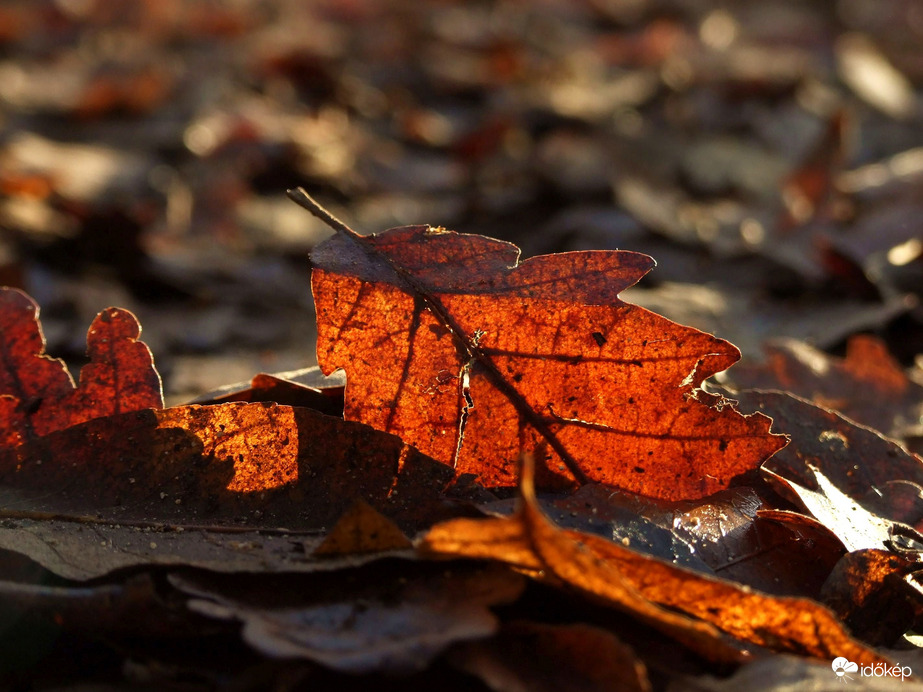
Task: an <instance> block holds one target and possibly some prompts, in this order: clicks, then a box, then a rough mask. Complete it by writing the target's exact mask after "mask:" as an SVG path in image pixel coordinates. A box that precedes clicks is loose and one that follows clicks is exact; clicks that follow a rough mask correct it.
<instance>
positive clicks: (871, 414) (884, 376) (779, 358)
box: [726, 334, 923, 440]
mask: <svg viewBox="0 0 923 692" xmlns="http://www.w3.org/2000/svg"><path fill="white" fill-rule="evenodd" d="M765 351H766V359H765V361H764V362H763V363H761V364H760V365H746V364H741V365H740V366H738V367H736V368H734V371H733V372H732V373H728V374H727V375H726V377H727V379H728V380H730V381H731V382H732V383H733V385H734V387H735V388H739V389H779V390H782V391H785V392H789V393H791V394H795V395H797V396H800V397H803V398H805V399H808V400H810V401H812V402H814V403H815V404H817V405H818V406H822V407H824V408H829V409H835V410H837V411H839V412H840V413H842V414H843V415H844V416H846V417H848V418H851V419H852V420H854V421H856V422H857V423H861V424H862V425H867V426H869V427H870V428H874V429H875V430H880V431H881V432H883V433H884V434H886V435H890V436H891V437H894V438H896V439H898V440H902V439H905V438H907V437H908V436H911V435H920V434H921V431H923V425H921V423H920V418H921V415H923V387H921V386H920V385H919V384H916V383H915V382H912V381H911V380H910V379H909V378H908V377H907V375H906V374H905V373H904V371H903V369H902V368H901V366H900V364H899V363H898V362H897V361H896V360H895V359H894V357H893V356H892V355H891V354H890V353H889V352H888V349H887V346H885V344H884V343H882V342H881V341H880V340H879V339H876V338H875V337H873V336H869V335H865V334H859V335H856V336H853V337H851V338H850V339H849V342H848V344H847V348H846V357H845V358H843V359H841V358H834V357H831V356H829V355H827V354H826V353H824V352H823V351H819V350H817V349H815V348H813V347H811V346H809V345H808V344H806V343H802V342H799V341H795V340H788V339H786V340H780V341H776V342H773V343H771V344H769V345H767V346H766V347H765Z"/></svg>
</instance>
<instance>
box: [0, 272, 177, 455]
mask: <svg viewBox="0 0 923 692" xmlns="http://www.w3.org/2000/svg"><path fill="white" fill-rule="evenodd" d="M38 314H39V309H38V306H37V305H36V304H35V302H34V301H33V300H32V299H31V298H29V296H27V295H26V294H25V293H23V292H22V291H19V290H17V289H11V288H0V333H2V339H0V413H5V414H7V415H6V416H3V417H0V442H5V443H6V445H7V446H9V445H11V444H18V443H21V442H28V441H30V440H34V439H35V438H36V437H38V436H41V435H47V434H48V433H50V432H54V431H55V430H62V429H64V428H67V427H69V426H72V425H76V424H78V423H82V422H84V421H88V420H91V419H93V418H99V417H102V416H109V415H113V414H118V413H122V412H126V411H137V410H141V409H145V408H162V407H163V395H162V393H161V384H160V376H159V375H158V374H157V371H156V370H155V369H154V361H153V358H152V356H151V352H150V350H149V349H148V348H147V346H146V345H145V344H144V343H143V342H141V341H139V340H138V337H139V335H140V333H141V327H140V325H139V324H138V321H137V319H135V317H134V315H132V314H131V313H130V312H128V311H126V310H121V309H119V308H108V309H107V310H104V311H103V312H101V313H99V315H97V317H96V319H95V320H94V321H93V324H92V325H91V326H90V330H89V332H87V356H88V357H89V359H90V362H89V364H88V365H86V366H84V367H83V369H82V370H81V372H80V382H79V385H78V386H77V387H76V388H75V387H74V383H73V381H72V380H71V377H70V374H69V373H68V372H67V369H66V368H65V366H64V363H63V362H62V361H60V360H57V359H53V358H49V357H48V356H47V355H45V353H44V351H45V340H44V337H43V336H42V330H41V327H40V325H39V322H38Z"/></svg>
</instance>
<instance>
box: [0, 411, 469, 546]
mask: <svg viewBox="0 0 923 692" xmlns="http://www.w3.org/2000/svg"><path fill="white" fill-rule="evenodd" d="M450 480H451V471H450V470H449V469H447V468H446V467H445V466H444V465H443V464H440V463H437V462H435V461H433V460H432V459H427V458H426V457H424V456H423V455H422V454H420V453H419V452H417V451H416V450H414V449H412V448H410V447H408V446H407V445H405V444H404V443H403V442H401V441H400V440H399V439H397V438H396V437H394V436H392V435H387V434H385V433H382V432H381V431H378V430H373V429H372V428H369V427H368V426H364V425H361V424H359V423H353V422H349V421H344V420H342V419H340V418H334V417H333V416H325V415H323V414H321V413H318V412H317V411H314V410H312V409H306V408H292V407H290V406H277V405H273V404H265V403H255V404H246V403H229V404H220V405H216V406H195V405H193V406H177V407H174V408H168V409H161V410H144V411H133V412H129V413H123V414H118V415H113V416H107V417H104V418H96V419H94V420H91V421H87V422H85V423H82V424H80V425H76V426H72V427H70V428H67V429H66V430H59V431H56V432H53V433H49V434H48V435H44V436H42V437H39V438H37V439H35V440H33V441H31V442H28V443H25V444H21V445H19V446H18V447H15V448H12V449H0V491H2V492H0V507H5V508H7V509H10V510H13V511H14V512H15V513H17V514H19V515H25V516H47V515H49V514H53V515H57V516H71V517H73V516H77V517H87V516H89V517H95V518H97V519H101V520H105V521H113V522H119V523H130V522H139V521H140V522H145V523H151V522H153V523H162V524H169V525H181V526H191V525H199V524H202V523H205V524H207V525H213V526H214V525H238V524H240V523H241V522H247V521H251V520H256V521H257V523H258V525H259V526H260V527H262V528H286V529H292V530H318V529H322V528H326V527H329V526H331V525H333V524H334V522H336V521H337V520H338V519H339V518H340V517H341V515H342V514H343V513H344V511H346V510H347V509H348V508H349V507H350V506H351V505H352V504H353V502H354V501H355V500H356V499H362V500H365V501H366V502H367V503H369V504H370V505H372V507H374V508H375V509H376V510H377V511H379V512H382V513H383V514H385V515H386V516H388V517H389V518H391V519H392V520H394V521H395V522H396V523H397V524H398V525H399V526H400V527H401V528H402V529H404V530H408V531H416V530H419V529H421V528H423V527H427V526H430V525H431V524H432V523H433V521H436V520H439V519H443V518H445V517H447V516H453V515H454V510H453V506H451V505H447V504H446V503H445V502H444V501H443V500H442V498H441V497H440V492H441V490H442V489H443V488H444V487H445V485H446V484H447V483H448V482H449V481H450ZM0 513H2V512H0Z"/></svg>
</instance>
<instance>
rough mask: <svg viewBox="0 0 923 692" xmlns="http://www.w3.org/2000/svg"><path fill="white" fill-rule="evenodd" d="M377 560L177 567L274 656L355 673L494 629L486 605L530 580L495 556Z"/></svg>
mask: <svg viewBox="0 0 923 692" xmlns="http://www.w3.org/2000/svg"><path fill="white" fill-rule="evenodd" d="M399 567H400V569H398V570H395V569H390V570H389V569H388V568H387V567H381V566H371V567H370V568H369V567H367V568H365V569H364V570H360V571H354V572H340V573H338V574H334V575H322V574H315V575H308V576H305V575H298V576H297V577H291V576H290V575H289V576H286V575H280V576H278V577H275V578H272V577H267V576H265V575H254V576H252V577H250V578H246V577H245V576H244V575H234V577H233V578H228V577H226V576H225V577H221V576H219V575H206V574H201V575H172V576H171V577H170V581H171V583H172V584H173V585H174V586H175V587H177V588H179V589H180V590H182V591H184V592H185V593H187V594H189V595H190V596H193V599H192V600H190V601H189V607H190V609H192V610H193V611H195V612H198V613H201V614H203V615H207V616H210V617H214V618H219V619H235V620H240V621H242V622H243V623H244V628H243V638H244V640H245V641H246V642H247V643H248V644H250V646H252V647H254V648H255V649H257V650H258V651H261V652H262V653H264V654H266V655H268V656H271V657H274V658H283V657H284V658H305V659H309V660H312V661H316V662H317V663H320V664H322V665H324V666H327V667H329V668H333V669H335V670H340V671H345V672H349V673H352V674H361V673H369V672H375V671H385V672H389V673H405V674H406V673H409V672H412V671H415V670H422V669H423V668H425V667H426V666H427V665H428V664H429V663H430V662H431V661H432V659H433V658H435V657H436V656H437V655H438V654H439V653H441V652H442V651H443V650H444V649H445V648H446V647H447V646H449V645H450V644H452V643H454V642H458V641H465V640H470V639H481V638H484V637H489V636H490V635H492V634H493V633H494V632H496V630H497V627H498V621H497V618H496V617H495V616H494V615H493V614H492V613H491V611H490V609H489V607H490V606H492V605H500V604H503V603H509V602H511V601H514V600H516V599H517V598H518V597H519V595H520V594H521V593H522V590H523V587H524V585H525V580H524V579H523V578H522V577H521V576H519V575H517V574H515V573H514V572H511V571H510V570H507V569H504V568H502V567H499V566H497V565H493V566H486V567H485V566H480V565H461V564H460V565H456V566H454V567H452V568H451V569H446V568H445V567H444V566H442V565H436V566H433V565H420V564H418V565H412V564H410V563H403V564H401V565H399Z"/></svg>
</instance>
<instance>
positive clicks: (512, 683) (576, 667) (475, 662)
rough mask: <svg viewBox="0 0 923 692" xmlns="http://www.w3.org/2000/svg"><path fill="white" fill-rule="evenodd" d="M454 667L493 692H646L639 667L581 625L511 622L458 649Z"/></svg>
mask: <svg viewBox="0 0 923 692" xmlns="http://www.w3.org/2000/svg"><path fill="white" fill-rule="evenodd" d="M449 655H450V660H451V662H452V663H453V664H454V665H456V666H457V667H459V668H461V669H462V670H464V671H465V672H467V673H470V674H471V675H476V676H477V677H479V678H480V679H481V680H483V681H484V682H485V683H486V684H487V685H488V686H489V687H490V688H491V689H493V690H509V691H511V692H512V691H513V690H529V691H530V692H559V691H560V692H648V691H649V690H650V689H651V685H650V683H649V682H648V680H647V671H646V669H645V666H644V664H643V663H642V662H641V661H640V660H638V659H637V658H636V657H635V654H634V652H633V651H632V650H631V648H629V647H628V646H626V645H625V644H623V643H622V642H621V641H619V640H618V638H616V637H615V636H614V635H613V634H611V633H610V632H607V631H606V630H603V629H599V628H597V627H593V626H591V625H585V624H574V625H546V624H541V623H537V622H527V621H515V622H511V623H509V624H507V625H504V626H503V628H502V629H501V630H500V632H499V633H498V634H497V636H495V637H494V638H492V639H488V640H484V641H478V642H470V643H465V644H459V645H456V646H455V647H453V649H452V651H451V652H450V654H449Z"/></svg>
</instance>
